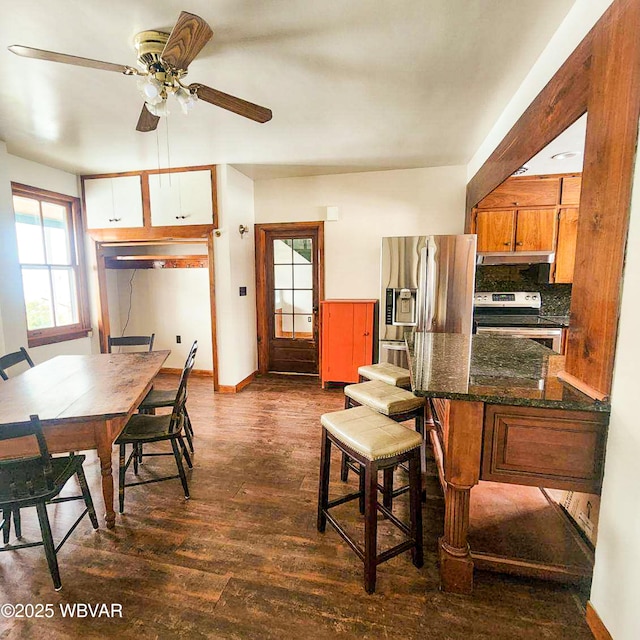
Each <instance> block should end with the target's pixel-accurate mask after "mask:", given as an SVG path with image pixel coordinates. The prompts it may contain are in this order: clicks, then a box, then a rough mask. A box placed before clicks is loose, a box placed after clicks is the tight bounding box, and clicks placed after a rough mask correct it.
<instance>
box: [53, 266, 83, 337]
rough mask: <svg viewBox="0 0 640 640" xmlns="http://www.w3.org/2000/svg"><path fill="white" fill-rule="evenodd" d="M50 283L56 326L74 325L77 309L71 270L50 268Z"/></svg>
mask: <svg viewBox="0 0 640 640" xmlns="http://www.w3.org/2000/svg"><path fill="white" fill-rule="evenodd" d="M51 283H52V284H53V301H54V308H55V318H56V326H58V327H60V326H64V325H66V324H75V323H76V322H78V307H77V304H76V297H75V292H76V282H75V273H74V272H73V269H71V268H69V269H64V268H58V269H56V268H52V269H51Z"/></svg>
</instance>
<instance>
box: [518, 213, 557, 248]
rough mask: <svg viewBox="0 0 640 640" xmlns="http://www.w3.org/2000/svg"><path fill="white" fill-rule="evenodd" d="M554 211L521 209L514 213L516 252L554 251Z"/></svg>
mask: <svg viewBox="0 0 640 640" xmlns="http://www.w3.org/2000/svg"><path fill="white" fill-rule="evenodd" d="M555 247H556V210H555V209H523V210H518V211H517V213H516V247H515V250H516V251H554V250H555Z"/></svg>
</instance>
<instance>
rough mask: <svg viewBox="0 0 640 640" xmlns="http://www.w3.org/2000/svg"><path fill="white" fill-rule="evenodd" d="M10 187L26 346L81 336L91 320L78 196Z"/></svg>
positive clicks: (23, 187)
mask: <svg viewBox="0 0 640 640" xmlns="http://www.w3.org/2000/svg"><path fill="white" fill-rule="evenodd" d="M11 186H12V190H13V209H14V212H15V217H16V234H17V237H18V260H19V262H20V267H21V270H22V287H23V291H24V304H25V309H26V313H27V335H28V343H29V346H30V347H37V346H40V345H43V344H51V343H53V342H61V341H63V340H74V339H76V338H82V337H84V336H86V335H87V334H88V332H89V330H90V328H91V325H90V322H89V312H88V303H87V294H86V291H87V287H86V279H85V270H84V252H83V246H82V239H83V229H82V221H81V219H80V201H79V199H78V198H72V197H70V196H66V195H63V194H60V193H54V192H52V191H44V190H42V189H36V188H35V187H29V186H26V185H21V184H16V183H12V184H11Z"/></svg>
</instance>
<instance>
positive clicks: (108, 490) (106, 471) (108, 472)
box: [96, 423, 116, 529]
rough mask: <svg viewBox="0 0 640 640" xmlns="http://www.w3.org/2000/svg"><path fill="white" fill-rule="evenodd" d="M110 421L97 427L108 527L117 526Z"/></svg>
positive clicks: (103, 496)
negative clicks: (100, 427)
mask: <svg viewBox="0 0 640 640" xmlns="http://www.w3.org/2000/svg"><path fill="white" fill-rule="evenodd" d="M109 426H110V425H109V423H107V426H106V428H104V427H103V428H102V429H96V441H97V449H98V458H99V459H100V475H101V476H102V498H103V499H104V506H105V516H104V519H105V521H106V523H107V529H113V528H114V527H115V526H116V512H115V511H114V509H113V472H112V469H111V437H110V429H109Z"/></svg>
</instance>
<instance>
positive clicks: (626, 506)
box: [468, 0, 640, 640]
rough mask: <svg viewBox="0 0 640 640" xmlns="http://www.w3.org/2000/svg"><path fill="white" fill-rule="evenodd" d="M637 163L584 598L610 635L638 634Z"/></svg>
mask: <svg viewBox="0 0 640 640" xmlns="http://www.w3.org/2000/svg"><path fill="white" fill-rule="evenodd" d="M610 4H611V0H578V1H577V2H576V4H575V5H574V7H573V8H572V10H571V11H570V12H569V14H568V16H567V18H566V19H565V21H564V23H563V24H562V25H561V27H560V29H559V30H558V32H557V33H556V35H555V36H554V38H553V39H552V40H551V42H550V44H549V46H548V47H547V49H546V50H545V51H544V52H543V54H542V55H541V57H540V59H539V61H538V63H537V64H536V66H535V67H534V68H533V69H532V71H531V73H530V74H529V76H528V77H527V79H526V80H525V82H524V83H523V86H522V87H521V88H520V90H519V91H518V92H517V93H516V94H515V95H514V97H513V99H512V100H511V102H510V104H509V106H508V107H507V109H506V110H505V112H504V113H503V115H502V117H501V118H500V119H499V120H498V122H497V123H496V125H495V126H494V128H493V130H492V132H491V134H490V135H489V136H488V138H487V139H486V140H485V141H484V143H483V144H482V145H481V147H480V148H479V149H478V152H477V153H476V155H475V156H474V158H473V159H472V161H471V162H470V163H469V167H468V176H469V178H471V177H472V176H473V175H475V173H476V171H477V170H478V168H479V167H480V166H481V165H482V163H483V162H484V160H485V159H486V158H487V157H488V156H489V154H490V153H491V152H492V151H493V149H494V148H495V147H496V145H497V144H498V143H499V142H500V141H501V140H502V138H503V137H504V135H505V134H506V133H507V131H508V130H509V128H510V127H511V125H512V124H513V123H514V122H515V121H516V120H517V118H518V117H519V116H520V115H521V113H522V112H523V111H524V109H525V108H526V107H527V106H528V105H529V103H530V102H531V100H532V99H533V98H534V97H535V96H536V95H537V93H538V92H539V91H540V89H542V87H543V86H544V85H545V84H546V82H547V81H548V80H549V79H550V78H551V76H552V75H553V74H554V73H555V71H556V70H557V69H558V68H559V67H560V65H561V64H562V62H563V61H564V60H565V59H566V57H567V55H568V54H569V53H570V52H571V51H573V49H575V47H576V46H577V44H578V43H579V42H580V40H581V39H582V38H583V36H584V35H585V34H586V33H587V32H588V31H589V29H590V28H591V27H592V26H593V24H595V22H597V20H598V19H599V17H600V16H601V15H602V13H603V12H604V11H605V10H606V8H607V7H608V6H609V5H610ZM639 300H640V163H638V162H636V175H635V181H634V190H633V203H632V207H631V226H630V230H629V237H628V241H627V252H626V264H625V272H624V280H623V297H622V307H621V314H620V332H619V336H618V343H617V348H616V361H615V369H614V381H613V389H612V394H611V403H612V411H611V421H610V424H609V438H608V442H607V452H606V461H605V471H604V481H603V488H602V503H601V507H600V521H599V528H598V544H597V546H596V563H595V569H594V576H593V583H592V588H591V597H590V600H591V603H592V605H593V607H594V608H595V610H596V612H597V613H598V615H599V616H600V618H601V619H602V621H603V623H604V625H605V626H606V627H607V629H608V630H609V632H610V633H611V635H612V637H613V638H614V640H637V638H640V609H639V608H638V604H637V603H638V602H639V601H640V546H639V544H638V542H639V541H640V491H639V490H638V486H639V484H638V471H637V470H638V461H639V460H640V423H639V421H638V417H637V395H638V382H637V381H638V362H639V361H640V335H639V334H638V330H637V325H638V315H639V314H640V303H639V302H638V301H639Z"/></svg>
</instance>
